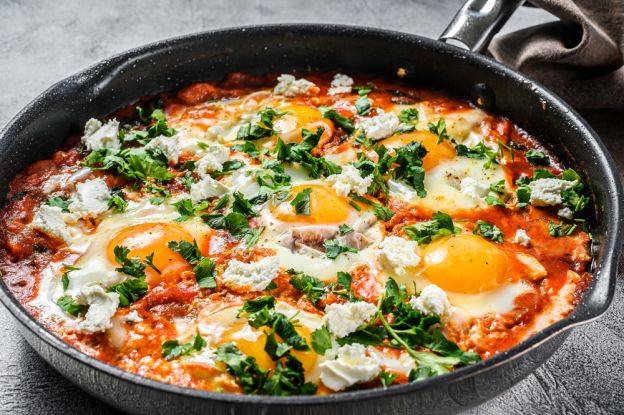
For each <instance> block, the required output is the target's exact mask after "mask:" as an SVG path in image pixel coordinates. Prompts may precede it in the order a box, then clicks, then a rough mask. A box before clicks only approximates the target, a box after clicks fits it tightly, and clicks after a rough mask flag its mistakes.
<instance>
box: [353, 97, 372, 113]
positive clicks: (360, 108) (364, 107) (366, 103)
mask: <svg viewBox="0 0 624 415" xmlns="http://www.w3.org/2000/svg"><path fill="white" fill-rule="evenodd" d="M355 109H356V111H357V113H358V115H366V114H368V113H370V110H371V102H370V100H369V99H368V97H367V96H366V95H361V96H360V97H359V98H358V99H357V101H355Z"/></svg>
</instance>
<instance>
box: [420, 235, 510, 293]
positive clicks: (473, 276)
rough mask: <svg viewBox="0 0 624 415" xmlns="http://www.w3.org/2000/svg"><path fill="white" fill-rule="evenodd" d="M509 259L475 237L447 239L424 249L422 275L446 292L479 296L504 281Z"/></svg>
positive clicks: (437, 240)
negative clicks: (478, 294)
mask: <svg viewBox="0 0 624 415" xmlns="http://www.w3.org/2000/svg"><path fill="white" fill-rule="evenodd" d="M506 269H507V257H506V256H505V254H504V253H503V252H502V251H501V250H500V249H499V248H497V247H496V246H494V244H492V243H491V242H488V241H486V240H485V239H483V238H481V237H478V236H473V235H455V236H446V237H442V238H439V239H436V240H434V241H433V242H431V243H430V244H429V245H427V246H426V247H425V248H424V249H423V271H422V273H423V275H424V276H425V277H426V278H427V279H428V280H429V281H431V282H432V283H434V284H436V285H438V286H439V287H440V288H442V289H443V290H445V291H452V292H457V293H465V294H476V293H480V292H483V291H489V290H492V289H494V288H496V287H497V286H499V285H500V284H501V283H503V282H504V281H505V271H506Z"/></svg>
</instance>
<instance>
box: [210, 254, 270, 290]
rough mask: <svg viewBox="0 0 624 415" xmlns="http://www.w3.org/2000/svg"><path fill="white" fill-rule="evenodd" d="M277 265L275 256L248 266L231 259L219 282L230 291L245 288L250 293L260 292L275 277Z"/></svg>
mask: <svg viewBox="0 0 624 415" xmlns="http://www.w3.org/2000/svg"><path fill="white" fill-rule="evenodd" d="M279 264H280V260H279V257H276V256H270V257H266V258H263V259H261V260H260V261H258V262H251V263H249V264H247V263H245V262H241V261H238V260H236V259H233V260H231V261H230V263H229V264H228V267H227V269H226V270H225V272H224V273H223V275H222V276H221V280H222V282H223V284H224V285H225V286H226V287H228V288H230V289H234V290H235V289H241V288H246V289H248V290H250V291H262V290H264V289H265V288H266V287H267V286H268V285H269V284H270V283H271V281H273V279H274V278H275V277H276V276H277V272H278V270H279Z"/></svg>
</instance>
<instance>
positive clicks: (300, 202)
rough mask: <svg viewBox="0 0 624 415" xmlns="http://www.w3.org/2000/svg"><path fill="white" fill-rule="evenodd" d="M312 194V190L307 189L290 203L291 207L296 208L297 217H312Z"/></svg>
mask: <svg viewBox="0 0 624 415" xmlns="http://www.w3.org/2000/svg"><path fill="white" fill-rule="evenodd" d="M310 193H312V188H311V187H307V188H305V189H303V190H302V191H301V192H299V193H297V194H296V195H295V197H294V198H293V200H292V201H291V202H290V205H291V206H293V207H294V208H295V212H296V213H297V215H306V216H309V215H310Z"/></svg>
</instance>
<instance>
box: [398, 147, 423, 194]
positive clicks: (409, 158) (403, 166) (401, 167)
mask: <svg viewBox="0 0 624 415" xmlns="http://www.w3.org/2000/svg"><path fill="white" fill-rule="evenodd" d="M395 152H396V155H395V156H394V159H393V160H392V162H394V163H396V164H397V166H396V167H395V168H394V169H393V171H392V174H393V176H394V178H396V179H401V180H402V181H403V182H405V183H407V184H408V185H409V186H411V187H412V188H414V189H415V190H416V194H418V196H420V197H425V196H427V191H426V190H425V183H424V181H425V170H424V169H423V167H422V158H423V157H424V156H425V155H426V154H427V149H426V148H425V147H423V146H422V144H421V143H420V142H419V141H412V142H411V143H409V144H407V145H406V146H403V147H399V148H397V149H395Z"/></svg>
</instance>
